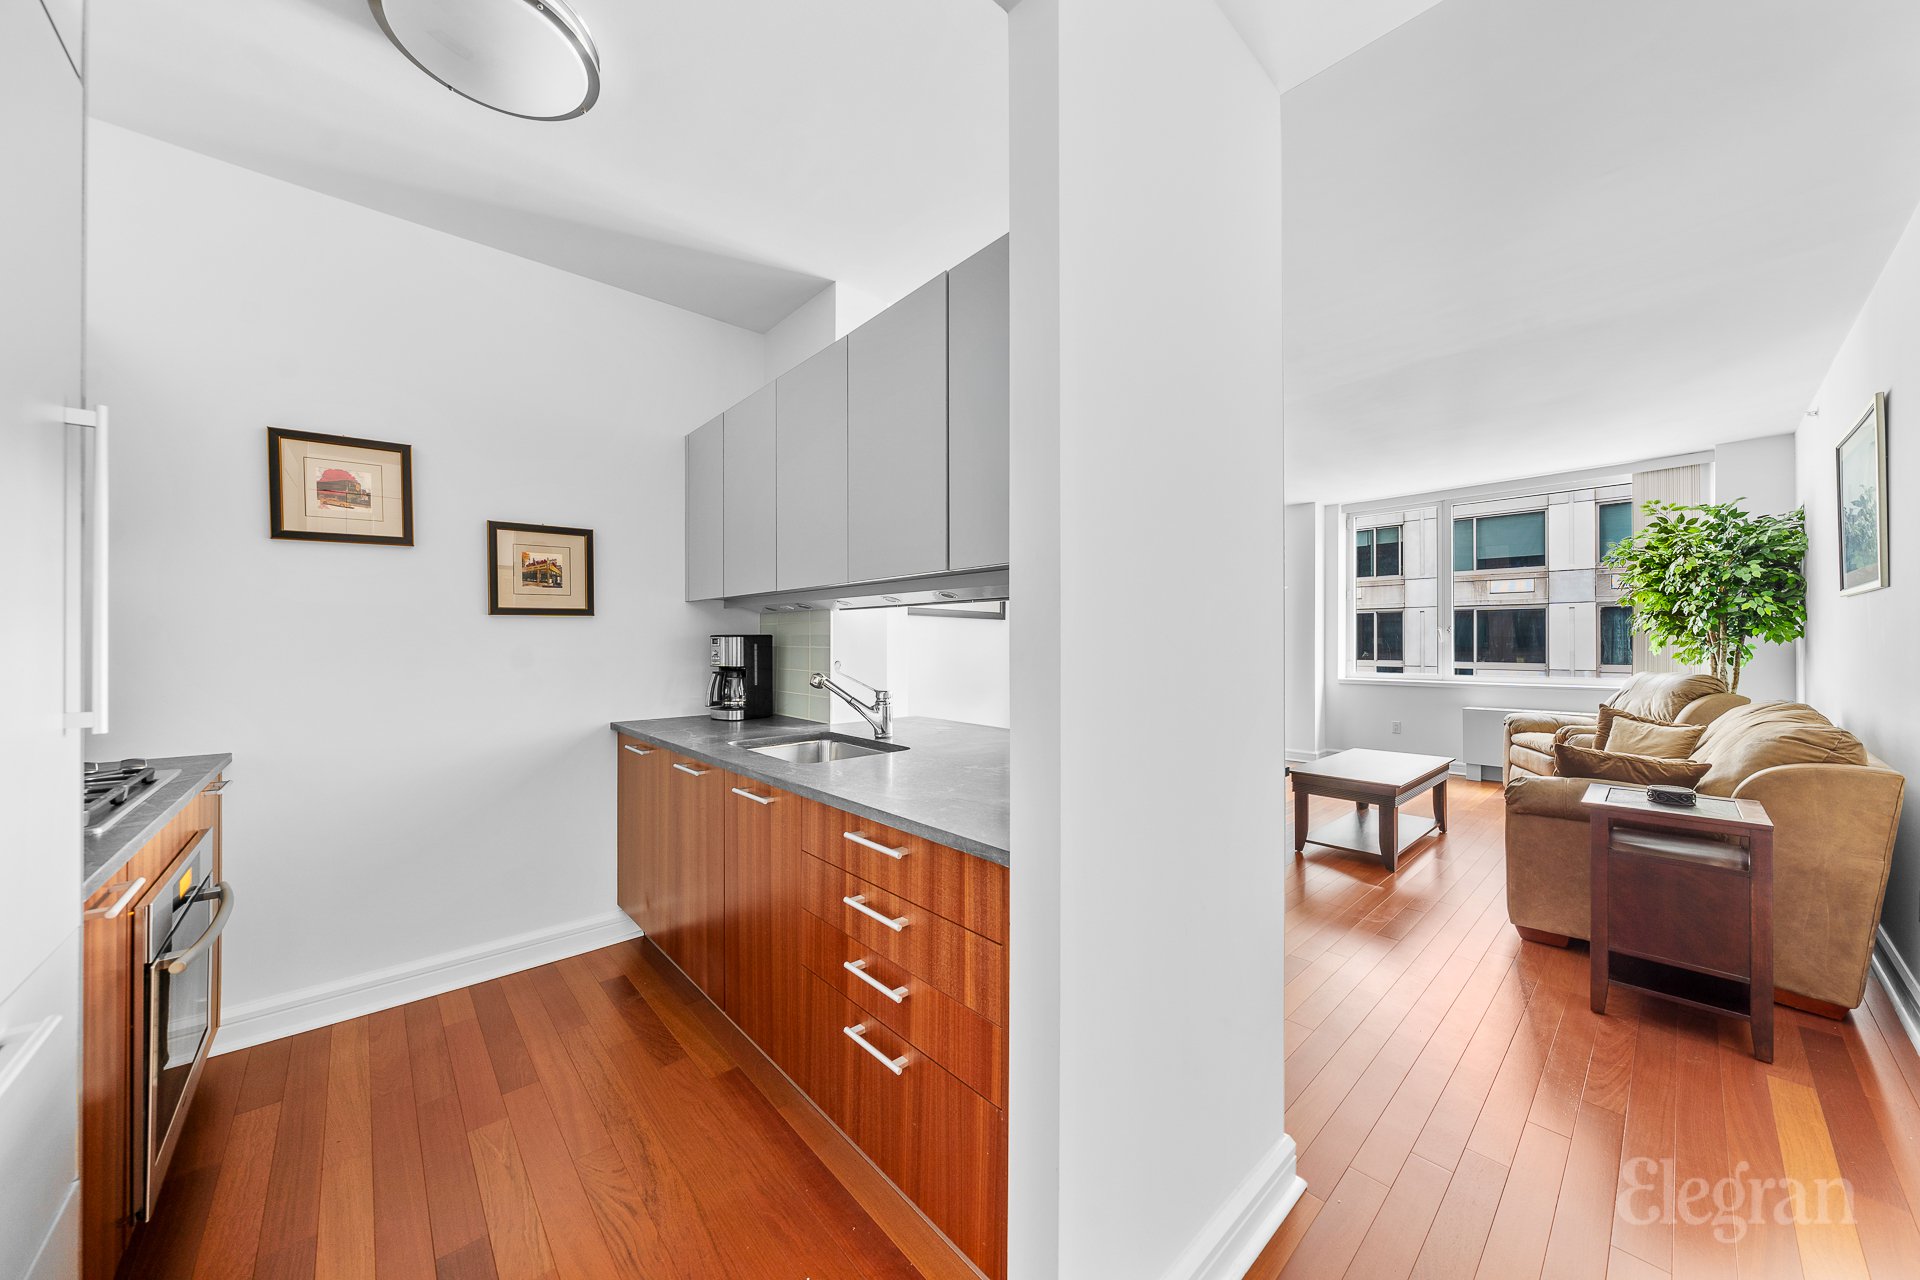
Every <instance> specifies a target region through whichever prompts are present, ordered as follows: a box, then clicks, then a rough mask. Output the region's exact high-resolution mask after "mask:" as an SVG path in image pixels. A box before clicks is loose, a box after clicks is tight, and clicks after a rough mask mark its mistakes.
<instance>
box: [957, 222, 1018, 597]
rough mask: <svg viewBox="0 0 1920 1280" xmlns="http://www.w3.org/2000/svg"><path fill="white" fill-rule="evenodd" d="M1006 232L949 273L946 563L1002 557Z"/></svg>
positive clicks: (965, 564) (981, 563)
mask: <svg viewBox="0 0 1920 1280" xmlns="http://www.w3.org/2000/svg"><path fill="white" fill-rule="evenodd" d="M1007 284H1008V278H1007V237H1005V236H1002V237H1000V238H999V239H998V240H996V241H994V242H993V243H992V244H990V245H988V246H987V247H986V248H984V249H982V250H981V251H980V252H978V253H976V254H974V255H973V256H972V257H971V258H968V259H967V260H966V261H965V262H963V263H961V264H960V265H959V266H957V267H955V268H954V269H953V270H952V271H949V272H948V273H947V500H948V502H949V504H950V507H951V514H950V517H949V522H948V528H949V535H948V548H947V567H948V568H950V569H981V568H988V567H991V566H996V565H1003V564H1006V563H1007V558H1008V557H1007V540H1008V539H1007V415H1008V405H1009V401H1008V389H1007V350H1008V334H1007V311H1008V298H1007Z"/></svg>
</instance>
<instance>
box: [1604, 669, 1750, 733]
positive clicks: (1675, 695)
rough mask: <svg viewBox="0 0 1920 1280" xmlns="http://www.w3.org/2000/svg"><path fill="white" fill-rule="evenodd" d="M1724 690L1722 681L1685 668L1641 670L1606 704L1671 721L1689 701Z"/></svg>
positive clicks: (1724, 682) (1725, 689)
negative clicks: (1658, 670) (1678, 669)
mask: <svg viewBox="0 0 1920 1280" xmlns="http://www.w3.org/2000/svg"><path fill="white" fill-rule="evenodd" d="M1726 691H1727V683H1726V681H1724V680H1721V679H1718V678H1717V677H1714V676H1709V675H1701V674H1698V673H1697V672H1689V671H1667V672H1651V671H1643V672H1641V673H1640V674H1639V675H1637V676H1635V677H1634V678H1633V679H1631V680H1629V681H1627V683H1626V684H1625V685H1624V686H1622V687H1621V689H1620V692H1618V693H1616V694H1614V695H1613V696H1612V697H1611V698H1608V699H1607V705H1608V706H1610V707H1614V708H1616V709H1618V710H1620V711H1625V712H1627V713H1629V714H1631V715H1636V716H1639V717H1641V718H1642V719H1645V720H1659V721H1663V722H1665V723H1667V724H1672V723H1673V722H1674V721H1676V720H1678V719H1679V718H1680V712H1681V711H1683V710H1684V709H1685V708H1686V705H1687V704H1688V703H1689V702H1692V701H1693V700H1694V699H1696V698H1704V697H1706V696H1707V695H1708V694H1711V693H1725V692H1726Z"/></svg>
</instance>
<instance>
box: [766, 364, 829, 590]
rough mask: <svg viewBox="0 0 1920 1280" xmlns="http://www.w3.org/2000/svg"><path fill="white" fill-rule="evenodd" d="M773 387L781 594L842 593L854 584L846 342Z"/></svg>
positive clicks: (776, 532)
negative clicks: (824, 589) (850, 577)
mask: <svg viewBox="0 0 1920 1280" xmlns="http://www.w3.org/2000/svg"><path fill="white" fill-rule="evenodd" d="M774 385H775V386H776V387H777V388H778V395H777V402H778V412H777V414H776V423H777V426H778V431H777V435H778V437H779V441H778V445H777V448H776V451H775V452H776V462H775V466H774V493H775V504H774V505H775V508H776V511H775V520H774V533H775V541H776V542H777V543H778V545H779V548H780V552H779V564H778V566H777V568H778V573H777V575H776V576H777V578H778V582H779V589H780V590H782V591H792V590H797V589H799V588H802V587H821V586H837V585H839V584H841V583H843V582H845V581H847V340H846V339H845V338H842V339H841V340H840V341H838V342H836V343H834V344H833V345H832V346H830V347H828V348H827V349H826V350H825V351H822V352H820V353H819V354H818V355H816V356H814V357H812V358H811V359H809V360H807V361H806V362H805V363H803V364H801V365H800V366H799V367H798V368H795V369H793V370H791V371H790V372H788V373H785V374H782V375H781V377H780V380H779V381H778V382H777V383H775V384H774Z"/></svg>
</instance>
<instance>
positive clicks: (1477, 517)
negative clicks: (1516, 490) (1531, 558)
mask: <svg viewBox="0 0 1920 1280" xmlns="http://www.w3.org/2000/svg"><path fill="white" fill-rule="evenodd" d="M1526 496H1527V497H1528V498H1529V499H1532V498H1533V497H1535V496H1536V495H1533V494H1528V495H1526ZM1551 505H1552V504H1551V503H1548V504H1546V505H1543V506H1538V507H1522V508H1521V509H1519V510H1518V511H1483V512H1479V513H1477V514H1474V515H1466V516H1453V517H1452V519H1453V538H1454V543H1453V554H1454V556H1455V557H1458V555H1459V554H1460V544H1459V537H1460V523H1461V521H1463V520H1464V521H1465V522H1467V523H1468V524H1470V525H1472V526H1473V546H1472V559H1473V563H1472V564H1471V565H1470V566H1468V567H1467V568H1465V569H1462V568H1460V567H1459V565H1458V564H1456V565H1454V568H1453V575H1454V576H1455V577H1458V576H1459V575H1460V574H1463V573H1528V572H1531V571H1532V570H1535V569H1538V570H1540V571H1541V572H1543V573H1544V572H1546V571H1547V570H1548V569H1549V568H1550V567H1551V566H1550V565H1549V564H1548V561H1549V559H1551V557H1550V556H1549V555H1548V545H1547V544H1548V533H1547V511H1548V507H1549V506H1551ZM1448 506H1449V508H1451V506H1452V504H1451V503H1449V504H1448ZM1531 515H1537V516H1539V517H1540V563H1539V564H1506V565H1483V564H1481V563H1480V522H1481V521H1482V520H1500V519H1505V518H1506V517H1508V516H1531Z"/></svg>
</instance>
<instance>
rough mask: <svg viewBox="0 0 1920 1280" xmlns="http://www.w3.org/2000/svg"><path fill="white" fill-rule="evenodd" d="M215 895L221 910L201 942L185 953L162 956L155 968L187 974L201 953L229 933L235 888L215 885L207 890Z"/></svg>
mask: <svg viewBox="0 0 1920 1280" xmlns="http://www.w3.org/2000/svg"><path fill="white" fill-rule="evenodd" d="M214 894H218V895H219V896H220V910H218V911H216V912H215V913H214V916H213V923H212V924H209V925H208V926H207V931H206V932H205V933H203V934H201V935H200V939H199V941H197V942H195V943H194V944H193V945H192V946H190V947H188V948H187V949H186V950H185V951H174V952H170V953H168V954H167V955H164V956H161V957H160V958H159V959H158V960H155V961H154V962H153V965H154V968H156V969H165V970H166V971H167V972H168V973H185V972H186V971H187V966H188V965H190V964H192V963H193V962H194V961H195V960H198V959H199V958H200V956H201V953H203V952H204V951H206V949H207V948H208V947H211V946H212V945H213V944H214V943H215V942H217V941H219V938H220V935H221V934H223V933H225V932H226V931H227V922H228V921H229V920H231V919H233V886H232V885H230V884H227V883H225V882H224V881H223V882H221V883H220V884H216V885H213V886H211V887H210V888H209V889H208V890H207V895H208V896H209V897H211V896H212V895H214Z"/></svg>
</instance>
